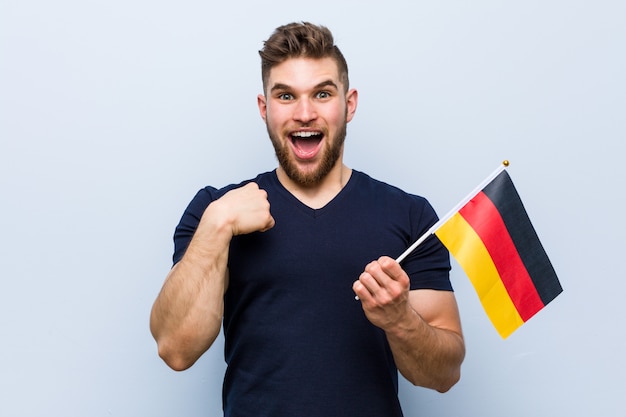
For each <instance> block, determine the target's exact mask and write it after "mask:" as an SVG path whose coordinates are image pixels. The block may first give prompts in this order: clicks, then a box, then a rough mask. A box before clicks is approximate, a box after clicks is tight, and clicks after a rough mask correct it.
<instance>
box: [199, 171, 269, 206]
mask: <svg viewBox="0 0 626 417" xmlns="http://www.w3.org/2000/svg"><path fill="white" fill-rule="evenodd" d="M274 177H275V174H274V171H268V172H263V173H261V174H259V175H257V176H256V177H254V178H250V179H246V180H243V181H240V182H236V183H231V184H228V185H224V186H220V187H215V186H213V185H206V186H204V187H203V188H202V189H200V190H199V191H198V193H197V194H196V198H199V199H202V200H208V201H209V202H210V201H214V200H217V199H218V198H220V197H222V196H223V195H224V194H226V193H227V192H229V191H231V190H234V189H236V188H240V187H243V186H244V185H246V184H248V183H251V182H255V183H257V184H259V186H260V187H261V188H264V187H268V186H270V185H271V184H272V183H273V178H274Z"/></svg>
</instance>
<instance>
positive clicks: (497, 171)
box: [396, 159, 509, 263]
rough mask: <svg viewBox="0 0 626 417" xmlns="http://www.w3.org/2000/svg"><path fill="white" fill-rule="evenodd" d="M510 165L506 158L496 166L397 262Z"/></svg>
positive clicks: (400, 260) (401, 259) (398, 259)
mask: <svg viewBox="0 0 626 417" xmlns="http://www.w3.org/2000/svg"><path fill="white" fill-rule="evenodd" d="M508 166H509V161H508V160H506V159H505V160H504V161H502V163H501V164H500V165H499V166H498V168H496V169H495V170H494V171H493V172H492V173H491V174H490V175H489V176H488V177H487V178H485V179H484V181H483V182H481V183H480V184H478V186H477V187H476V188H474V190H472V192H471V193H469V194H468V195H467V196H466V197H465V198H464V199H463V200H461V201H460V202H459V203H458V204H457V205H456V206H454V208H453V209H452V210H450V211H449V212H448V213H447V214H446V215H445V216H443V217H442V218H441V219H439V221H438V222H437V223H435V224H433V225H432V226H431V227H430V229H428V230H427V231H426V233H424V234H423V235H422V236H421V237H420V238H419V239H417V240H416V241H415V243H413V244H412V245H411V246H409V248H408V249H407V250H405V251H404V253H402V255H400V256H398V258H397V259H396V262H398V263H400V262H402V261H403V260H404V258H406V257H407V256H409V255H410V254H411V252H413V251H414V250H415V248H417V247H418V246H419V245H421V244H422V243H423V242H424V241H425V240H426V239H427V238H428V237H429V236H430V235H432V234H433V233H435V231H436V230H437V229H439V227H440V226H441V225H442V224H444V223H445V222H447V221H448V220H450V217H452V216H454V214H455V213H456V212H457V211H459V210H460V209H461V208H462V207H463V206H464V205H465V204H467V202H468V201H470V200H471V199H472V198H474V196H475V195H476V194H478V193H479V192H480V191H481V190H482V189H483V188H485V186H487V184H489V183H490V182H491V181H493V179H494V178H495V177H497V176H498V174H500V173H501V172H502V171H504V170H505V169H506V167H508Z"/></svg>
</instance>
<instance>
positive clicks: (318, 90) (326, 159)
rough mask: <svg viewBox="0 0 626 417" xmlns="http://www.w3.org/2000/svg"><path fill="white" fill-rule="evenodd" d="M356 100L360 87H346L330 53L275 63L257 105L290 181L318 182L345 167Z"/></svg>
mask: <svg viewBox="0 0 626 417" xmlns="http://www.w3.org/2000/svg"><path fill="white" fill-rule="evenodd" d="M356 103H357V92H356V90H350V91H347V92H346V91H345V87H344V85H343V83H342V82H341V81H340V78H339V74H338V69H337V65H336V63H335V61H333V60H332V59H331V58H322V59H311V58H292V59H288V60H286V61H285V62H283V63H281V64H279V65H277V66H275V67H274V68H272V70H271V72H270V75H269V79H268V83H267V91H266V95H265V96H263V95H259V97H258V105H259V110H260V112H261V117H262V118H263V119H264V120H265V123H266V125H267V131H268V134H269V136H270V139H271V140H272V144H273V145H274V150H275V151H276V157H277V158H278V162H279V169H282V170H283V171H284V173H285V174H286V175H287V177H288V178H289V179H290V180H291V181H293V182H294V183H295V184H297V185H299V186H302V187H311V186H316V185H319V184H320V183H321V182H322V180H323V179H324V178H326V177H327V176H328V174H329V173H331V172H332V171H333V170H335V169H337V170H340V169H341V167H342V162H341V159H342V155H343V143H344V140H345V137H346V126H347V123H348V122H349V121H350V120H352V117H353V115H354V112H355V110H356Z"/></svg>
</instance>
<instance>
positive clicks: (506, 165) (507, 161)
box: [502, 159, 509, 167]
mask: <svg viewBox="0 0 626 417" xmlns="http://www.w3.org/2000/svg"><path fill="white" fill-rule="evenodd" d="M502 165H504V166H505V167H508V166H509V160H508V159H505V160H504V161H502Z"/></svg>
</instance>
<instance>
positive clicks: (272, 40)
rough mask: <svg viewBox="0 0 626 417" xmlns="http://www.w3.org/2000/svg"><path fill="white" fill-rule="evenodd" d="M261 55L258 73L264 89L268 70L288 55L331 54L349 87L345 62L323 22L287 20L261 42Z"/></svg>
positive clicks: (317, 57) (326, 56)
mask: <svg viewBox="0 0 626 417" xmlns="http://www.w3.org/2000/svg"><path fill="white" fill-rule="evenodd" d="M259 55H261V77H262V78H263V91H266V88H267V81H268V79H269V75H270V71H271V69H272V68H274V67H275V66H276V65H279V64H281V63H283V62H285V61H286V60H288V59H290V58H313V59H322V58H332V59H333V60H334V61H335V62H336V63H337V69H338V71H339V79H340V80H341V82H342V83H343V85H344V88H345V91H348V87H349V84H350V82H349V80H348V64H347V63H346V59H345V58H344V56H343V54H342V53H341V51H340V50H339V48H338V47H337V46H336V45H335V41H334V39H333V34H332V33H331V32H330V30H329V29H328V28H326V27H324V26H318V25H314V24H312V23H308V22H302V23H289V24H287V25H284V26H280V27H278V28H276V30H274V33H272V35H271V36H270V37H269V39H268V40H266V41H265V42H264V44H263V49H261V50H260V51H259Z"/></svg>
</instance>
